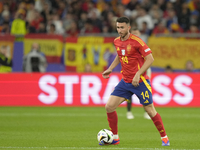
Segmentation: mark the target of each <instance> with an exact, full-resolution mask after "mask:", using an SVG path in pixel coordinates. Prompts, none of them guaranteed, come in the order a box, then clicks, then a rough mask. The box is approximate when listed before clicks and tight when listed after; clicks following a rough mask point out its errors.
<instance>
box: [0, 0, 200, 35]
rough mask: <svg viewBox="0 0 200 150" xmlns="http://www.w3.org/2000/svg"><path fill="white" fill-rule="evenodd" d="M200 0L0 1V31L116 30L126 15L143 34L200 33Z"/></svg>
mask: <svg viewBox="0 0 200 150" xmlns="http://www.w3.org/2000/svg"><path fill="white" fill-rule="evenodd" d="M199 13H200V0H0V32H1V33H5V34H9V33H12V34H27V33H47V34H66V35H69V36H77V35H78V34H85V33H103V34H110V33H116V32H117V31H116V26H115V21H116V18H117V17H121V16H128V17H129V18H130V19H131V26H132V27H137V28H139V30H140V31H141V33H142V34H147V35H152V34H158V33H166V34H167V33H177V32H178V33H199V31H200V14H199Z"/></svg>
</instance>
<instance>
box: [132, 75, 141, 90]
mask: <svg viewBox="0 0 200 150" xmlns="http://www.w3.org/2000/svg"><path fill="white" fill-rule="evenodd" d="M139 81H140V75H139V74H137V73H136V74H135V76H134V78H133V80H132V84H133V86H134V87H137V86H139Z"/></svg>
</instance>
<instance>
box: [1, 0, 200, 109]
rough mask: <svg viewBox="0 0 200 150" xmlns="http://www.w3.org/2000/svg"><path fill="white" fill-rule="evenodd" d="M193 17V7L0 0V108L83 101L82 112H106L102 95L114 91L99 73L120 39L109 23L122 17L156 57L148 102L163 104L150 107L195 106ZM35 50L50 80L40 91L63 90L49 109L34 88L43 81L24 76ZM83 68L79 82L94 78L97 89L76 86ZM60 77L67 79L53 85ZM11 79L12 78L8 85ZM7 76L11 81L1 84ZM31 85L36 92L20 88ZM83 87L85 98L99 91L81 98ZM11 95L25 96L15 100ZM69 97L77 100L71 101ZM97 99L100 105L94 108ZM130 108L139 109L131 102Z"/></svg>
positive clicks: (197, 50)
mask: <svg viewBox="0 0 200 150" xmlns="http://www.w3.org/2000/svg"><path fill="white" fill-rule="evenodd" d="M199 10H200V2H199V1H198V0H185V1H184V0H177V1H176V0H174V1H173V0H157V1H150V0H122V1H120V0H112V1H110V0H83V1H77V0H66V1H65V0H36V1H33V0H10V1H5V0H3V1H1V2H0V12H1V17H0V24H1V33H2V34H1V36H0V46H6V47H7V49H8V50H9V52H10V58H11V59H12V61H13V66H12V69H11V70H12V71H11V74H10V73H9V74H8V76H7V75H6V74H5V73H6V70H4V69H2V68H3V66H1V67H0V68H1V69H0V70H1V72H4V74H0V75H1V82H2V85H3V86H1V90H0V91H1V92H0V95H1V100H0V104H1V105H9V104H10V105H12V106H13V105H15V104H16V105H18V106H20V105H29V106H31V105H43V104H47V105H64V106H67V105H70V106H71V105H72V106H73V104H74V105H75V106H76V105H78V106H79V105H86V104H84V103H83V104H82V103H81V101H82V99H84V98H82V97H85V99H87V100H86V101H89V103H88V105H91V106H93V105H104V104H105V102H106V100H105V99H106V98H108V96H109V92H105V89H107V87H108V88H110V89H112V88H113V86H107V82H108V81H105V80H103V79H102V77H100V73H101V72H103V71H104V70H105V69H106V68H107V67H108V66H109V65H110V64H111V62H112V60H113V59H114V57H115V56H116V52H115V48H114V46H113V40H114V38H116V37H117V36H118V35H117V32H116V27H115V20H116V18H117V17H120V16H128V17H129V18H130V19H131V27H132V28H136V27H137V28H138V29H139V30H140V32H141V33H142V35H141V38H142V39H143V40H144V41H145V42H146V43H147V44H148V46H149V47H150V48H151V49H152V52H153V55H154V59H155V61H154V63H153V64H152V67H151V69H152V79H151V80H152V88H153V92H154V95H153V96H154V99H155V100H156V99H162V100H161V101H162V102H156V101H155V104H156V105H158V106H193V107H194V106H200V103H199V94H198V91H197V89H198V87H199V81H198V73H199V68H200V62H199V54H200V43H199V41H198V40H199V28H200V23H199V21H200V17H199ZM33 43H38V44H39V45H40V50H41V52H42V53H43V54H44V55H45V57H46V59H47V62H48V66H47V70H46V75H47V76H48V75H50V76H51V77H52V79H51V77H50V79H49V80H48V79H44V80H45V81H46V80H47V81H46V84H47V85H46V86H47V87H46V88H47V89H48V84H51V85H52V87H50V86H49V88H54V87H56V86H57V84H58V85H59V84H60V85H61V84H66V85H65V87H62V88H61V87H60V88H59V89H58V91H62V92H61V93H62V94H61V93H59V94H58V95H59V96H57V98H55V97H54V98H52V102H47V103H43V102H41V100H40V99H39V95H41V93H42V94H43V96H44V97H46V99H51V97H52V95H51V94H50V93H48V90H47V91H46V90H44V89H45V88H44V89H43V88H42V87H40V86H38V85H40V80H41V79H43V78H44V77H43V76H45V74H44V75H43V74H39V75H38V74H35V73H33V74H31V76H36V78H34V77H33V78H29V77H30V75H29V74H23V71H22V68H23V67H22V63H23V57H24V56H25V55H27V54H28V53H29V52H30V51H31V46H32V44H33ZM187 61H192V62H193V65H194V68H193V70H190V71H188V70H187V69H186V62H187ZM87 65H89V67H90V70H89V72H88V70H87V73H86V74H85V76H93V77H94V81H95V80H97V81H96V82H98V81H100V82H99V83H100V84H102V87H96V85H95V82H94V81H92V80H88V81H82V76H84V72H86V70H85V68H86V66H87ZM167 66H170V67H171V68H172V69H173V72H171V73H167V71H166V68H167ZM120 69H121V67H120V65H119V66H117V67H116V68H115V70H114V72H115V74H116V75H117V78H118V79H116V82H117V81H118V80H119V79H120V77H121V76H120V74H119V72H120ZM55 73H56V74H55ZM59 73H60V76H63V78H66V79H63V81H59V77H58V76H59V75H58V74H59ZM71 73H72V74H73V76H74V77H76V76H78V77H77V79H75V81H74V83H73V82H69V81H67V78H68V77H70V76H72V75H71ZM76 73H77V74H76ZM80 73H81V74H80ZM88 73H89V74H88ZM12 74H13V76H16V78H13V77H12ZM9 76H11V78H7V77H9ZM17 76H22V78H20V77H19V78H17ZM54 76H55V77H54ZM5 77H6V78H5ZM54 78H56V79H54ZM26 79H29V80H30V81H28V80H26ZM54 80H55V81H54ZM64 80H66V81H64ZM11 81H13V83H11ZM31 81H32V82H33V83H35V85H34V84H33V85H32V84H26V86H25V85H23V84H22V83H24V82H27V83H29V82H31ZM155 81H156V82H155ZM8 82H10V83H9V84H11V85H12V86H10V85H9V84H8ZM48 82H49V83H48ZM62 82H66V83H62ZM82 82H87V83H88V85H87V84H86V85H85V87H87V86H88V90H89V91H92V90H95V88H97V89H98V90H97V89H96V90H97V91H96V94H97V95H98V96H95V95H92V93H91V92H88V91H85V92H86V93H87V94H86V95H83V94H81V93H82V92H83V91H82V89H84V88H81V87H82ZM4 84H5V85H4ZM67 84H69V85H70V86H67ZM8 85H9V86H8ZM27 85H29V86H30V87H32V86H35V90H34V91H35V93H34V92H33V93H31V92H28V91H27V89H28V86H27ZM76 86H77V87H76ZM11 87H12V88H11ZM16 88H18V89H19V91H23V92H25V93H23V92H18V93H16ZM25 88H27V89H25ZM68 88H69V89H70V88H71V89H70V90H69V91H72V93H69V91H68V90H67V89H68ZM12 90H13V92H12ZM6 91H9V92H8V93H7V92H6ZM32 91H33V90H32ZM36 91H37V92H36ZM77 91H78V93H77ZM108 91H109V90H108ZM5 93H7V94H5ZM28 93H30V94H28ZM56 93H58V92H56ZM73 93H75V95H77V96H75V97H74V96H73ZM94 93H95V92H94ZM48 94H49V95H48ZM25 95H26V96H27V97H30V98H31V99H32V100H33V101H36V102H35V103H31V102H28V103H27V102H25V103H23V102H24V101H25V100H22V97H23V96H25ZM13 97H18V98H17V101H16V100H14V102H12V101H9V100H11V99H12V98H13ZM44 97H43V98H44ZM67 97H71V100H69V101H73V103H67V102H66V101H67ZM96 98H97V99H99V102H95V99H96ZM133 98H134V97H133ZM53 99H54V100H53ZM57 99H58V100H57ZM64 99H65V100H64ZM56 100H57V101H60V102H59V103H58V102H57V101H56ZM50 101H51V100H50ZM61 101H62V102H61ZM97 101H98V100H97ZM181 101H183V102H181ZM53 102H55V103H53ZM133 103H134V105H136V106H138V102H137V101H133Z"/></svg>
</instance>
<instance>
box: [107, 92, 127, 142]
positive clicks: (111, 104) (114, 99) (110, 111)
mask: <svg viewBox="0 0 200 150" xmlns="http://www.w3.org/2000/svg"><path fill="white" fill-rule="evenodd" d="M124 100H125V98H123V97H118V96H114V95H111V96H110V98H109V100H108V102H107V103H106V106H105V109H106V112H107V119H108V124H109V127H110V129H111V131H112V132H113V135H114V136H113V138H114V140H113V143H112V144H114V145H116V144H119V136H118V117H117V112H116V108H117V107H118V106H119V105H120V104H121V103H122V102H123V101H124Z"/></svg>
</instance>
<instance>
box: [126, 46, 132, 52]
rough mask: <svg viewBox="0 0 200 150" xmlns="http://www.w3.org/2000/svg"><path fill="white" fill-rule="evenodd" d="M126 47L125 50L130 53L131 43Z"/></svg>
mask: <svg viewBox="0 0 200 150" xmlns="http://www.w3.org/2000/svg"><path fill="white" fill-rule="evenodd" d="M126 49H127V51H128V54H129V53H130V51H131V45H130V44H128V45H127V48H126Z"/></svg>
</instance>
